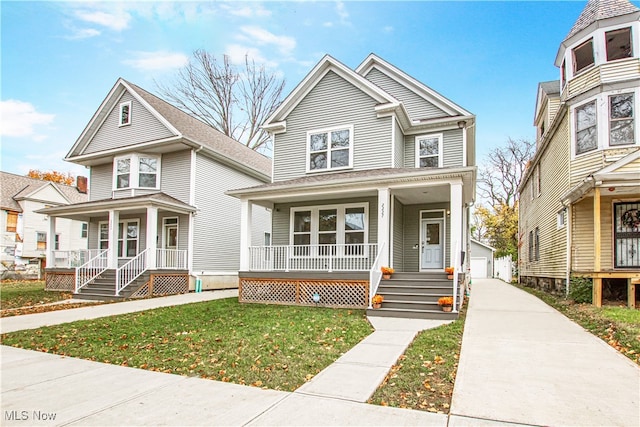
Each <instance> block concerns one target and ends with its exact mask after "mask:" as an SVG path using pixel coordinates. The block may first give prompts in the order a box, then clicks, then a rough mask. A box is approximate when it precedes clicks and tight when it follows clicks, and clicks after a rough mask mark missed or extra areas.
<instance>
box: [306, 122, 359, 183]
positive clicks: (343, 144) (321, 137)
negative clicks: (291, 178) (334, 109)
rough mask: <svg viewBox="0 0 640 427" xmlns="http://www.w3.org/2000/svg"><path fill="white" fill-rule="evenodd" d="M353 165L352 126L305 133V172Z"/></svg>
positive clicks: (345, 167)
mask: <svg viewBox="0 0 640 427" xmlns="http://www.w3.org/2000/svg"><path fill="white" fill-rule="evenodd" d="M352 165H353V126H344V127H337V128H331V129H322V130H317V131H311V132H307V172H317V171H326V170H334V169H347V168H350V167H352Z"/></svg>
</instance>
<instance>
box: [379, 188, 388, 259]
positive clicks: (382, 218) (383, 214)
mask: <svg viewBox="0 0 640 427" xmlns="http://www.w3.org/2000/svg"><path fill="white" fill-rule="evenodd" d="M389 195H390V191H389V189H388V188H378V250H379V251H380V250H382V249H381V248H382V246H383V245H384V250H382V252H380V265H385V266H386V265H388V266H391V264H390V260H389V246H390V244H389V232H390V230H391V222H390V218H391V206H390V204H389Z"/></svg>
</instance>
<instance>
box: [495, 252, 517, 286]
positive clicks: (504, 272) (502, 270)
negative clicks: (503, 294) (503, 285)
mask: <svg viewBox="0 0 640 427" xmlns="http://www.w3.org/2000/svg"><path fill="white" fill-rule="evenodd" d="M512 275H513V261H512V259H511V255H506V256H503V257H501V258H496V259H495V260H493V277H495V278H497V279H500V280H504V281H505V282H507V283H511V279H512V278H513V277H512Z"/></svg>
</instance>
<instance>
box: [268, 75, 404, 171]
mask: <svg viewBox="0 0 640 427" xmlns="http://www.w3.org/2000/svg"><path fill="white" fill-rule="evenodd" d="M376 105H377V102H376V101H375V100H374V99H373V98H371V97H369V96H368V95H366V94H365V93H364V92H362V91H361V90H360V89H358V88H357V87H355V86H353V85H351V84H350V83H349V82H347V81H346V80H344V79H343V78H341V77H339V76H338V75H337V74H335V73H334V72H332V71H330V72H329V73H327V75H326V76H324V77H323V78H322V79H321V80H320V81H319V82H318V84H317V85H316V86H315V87H314V88H313V89H312V90H311V91H310V92H309V93H308V94H307V96H306V97H305V98H304V99H303V100H302V101H301V102H300V103H299V104H298V105H297V106H296V107H295V108H294V109H293V111H291V113H290V114H289V115H288V116H287V118H286V122H287V131H286V132H285V133H281V134H277V135H275V137H274V152H273V156H274V177H273V180H274V182H275V181H282V180H287V179H294V178H299V177H302V176H305V175H307V173H306V153H307V132H308V131H313V130H319V129H324V128H331V127H334V126H348V125H353V133H354V135H353V137H354V141H353V144H354V147H353V149H354V153H353V170H365V169H376V168H385V167H389V166H390V159H389V157H390V156H391V150H392V148H391V144H392V141H391V138H392V136H391V129H392V125H391V117H384V118H380V119H378V118H377V117H376V112H375V111H374V107H375V106H376Z"/></svg>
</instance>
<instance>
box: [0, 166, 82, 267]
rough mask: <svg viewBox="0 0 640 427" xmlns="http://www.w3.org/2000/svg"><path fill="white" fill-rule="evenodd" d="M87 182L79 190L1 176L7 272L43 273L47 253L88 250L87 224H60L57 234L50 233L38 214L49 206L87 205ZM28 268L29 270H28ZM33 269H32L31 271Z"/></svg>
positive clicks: (0, 226) (1, 246)
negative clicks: (50, 250)
mask: <svg viewBox="0 0 640 427" xmlns="http://www.w3.org/2000/svg"><path fill="white" fill-rule="evenodd" d="M82 184H86V178H84V177H78V186H77V187H76V186H70V185H64V184H58V183H54V182H50V181H43V180H40V179H35V178H30V177H28V176H22V175H15V174H12V173H8V172H0V209H2V215H1V217H0V236H2V237H1V239H2V240H1V242H0V261H1V262H2V266H3V267H2V268H3V269H4V268H6V269H8V270H17V271H27V272H29V273H34V274H38V275H39V273H40V269H41V267H43V266H44V262H45V259H46V260H47V262H50V261H49V260H50V258H48V259H47V258H46V254H47V249H52V250H53V251H54V253H55V251H59V250H69V249H86V248H87V225H88V224H87V223H86V222H81V221H73V220H61V221H60V223H59V224H58V228H57V230H56V233H55V234H48V233H47V230H48V228H47V222H46V216H45V215H42V214H39V213H36V212H35V211H37V210H39V209H42V208H45V207H47V206H64V205H68V204H71V203H81V202H86V201H87V199H88V197H87V192H86V185H82ZM28 266H29V267H28ZM30 266H33V267H30Z"/></svg>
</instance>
